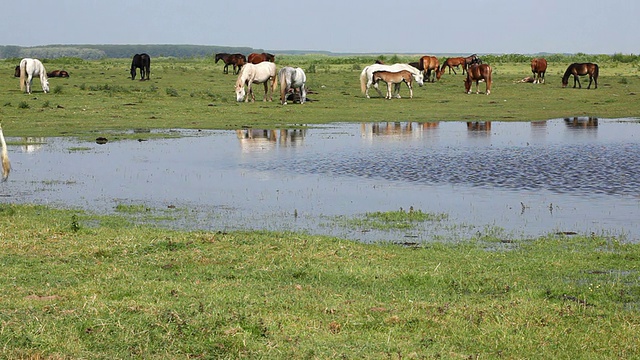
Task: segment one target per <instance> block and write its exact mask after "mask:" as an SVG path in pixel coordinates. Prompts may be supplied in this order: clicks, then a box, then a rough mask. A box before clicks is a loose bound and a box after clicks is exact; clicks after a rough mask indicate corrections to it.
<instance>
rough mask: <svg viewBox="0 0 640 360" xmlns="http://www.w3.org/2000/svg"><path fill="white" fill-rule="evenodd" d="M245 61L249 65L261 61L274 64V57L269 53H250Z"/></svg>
mask: <svg viewBox="0 0 640 360" xmlns="http://www.w3.org/2000/svg"><path fill="white" fill-rule="evenodd" d="M247 61H248V62H250V63H251V64H259V63H261V62H263V61H269V62H275V61H276V56H275V55H273V54H269V53H264V52H263V53H259V54H258V53H251V54H249V56H248V57H247Z"/></svg>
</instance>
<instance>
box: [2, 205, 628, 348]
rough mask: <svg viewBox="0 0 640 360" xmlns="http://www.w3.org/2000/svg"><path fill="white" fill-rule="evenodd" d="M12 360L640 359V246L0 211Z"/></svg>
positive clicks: (5, 325) (600, 240) (598, 240)
mask: <svg viewBox="0 0 640 360" xmlns="http://www.w3.org/2000/svg"><path fill="white" fill-rule="evenodd" d="M0 239H2V241H1V242H0V264H1V265H2V269H3V276H2V277H0V287H1V288H2V289H3V291H2V293H1V294H0V349H1V351H0V352H1V353H2V355H0V357H4V358H52V359H62V358H92V359H115V358H154V359H175V358H269V359H272V358H294V359H299V358H309V359H316V358H317V359H326V358H345V359H362V358H385V359H388V358H391V359H399V358H402V359H418V358H419V359H421V358H437V357H440V358H453V359H460V358H499V357H503V358H584V359H589V358H635V357H638V356H640V348H639V345H638V342H637V339H638V335H640V329H639V326H640V313H639V307H640V281H639V280H638V279H639V277H638V270H639V269H638V266H639V265H638V264H639V262H638V260H639V259H640V246H639V245H637V244H624V243H621V242H620V241H617V240H616V239H608V238H604V237H557V238H556V237H548V238H541V239H536V240H531V241H523V242H518V243H507V244H505V243H501V242H499V241H495V242H492V241H488V242H487V240H486V239H484V241H482V242H481V241H474V240H470V241H468V242H464V243H459V244H441V243H433V244H428V245H424V246H423V247H420V248H404V247H399V246H394V245H388V244H377V245H365V244H360V243H356V242H350V241H345V240H340V239H335V238H327V237H320V236H307V235H301V234H290V233H268V232H250V233H246V232H234V233H228V234H226V233H214V232H177V231H168V230H163V229H157V228H150V227H143V226H135V225H132V224H130V223H128V222H127V221H125V220H123V219H122V218H119V217H95V216H92V215H90V214H85V213H79V212H74V211H68V210H64V211H63V210H53V209H48V208H43V207H38V206H16V205H0Z"/></svg>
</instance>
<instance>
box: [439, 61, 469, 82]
mask: <svg viewBox="0 0 640 360" xmlns="http://www.w3.org/2000/svg"><path fill="white" fill-rule="evenodd" d="M461 65H462V74H463V75H464V72H465V70H466V69H467V67H466V61H465V58H463V57H453V58H448V59H446V60H445V61H444V62H443V63H442V66H441V67H440V70H438V73H437V74H436V76H437V77H438V80H440V77H441V76H442V74H443V73H444V69H445V67H448V68H449V74H451V70H453V73H454V74H456V75H457V74H458V73H457V72H456V69H454V67H456V68H458V67H459V66H461Z"/></svg>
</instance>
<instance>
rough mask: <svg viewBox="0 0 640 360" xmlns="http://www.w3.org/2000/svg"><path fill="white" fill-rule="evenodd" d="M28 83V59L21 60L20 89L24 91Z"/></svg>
mask: <svg viewBox="0 0 640 360" xmlns="http://www.w3.org/2000/svg"><path fill="white" fill-rule="evenodd" d="M26 84H27V61H26V60H24V59H23V60H22V61H20V91H22V92H24V88H25V86H26Z"/></svg>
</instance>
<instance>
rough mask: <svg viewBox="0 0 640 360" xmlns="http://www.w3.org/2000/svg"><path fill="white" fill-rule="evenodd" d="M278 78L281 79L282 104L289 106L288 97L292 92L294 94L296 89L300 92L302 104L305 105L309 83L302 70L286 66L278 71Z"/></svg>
mask: <svg viewBox="0 0 640 360" xmlns="http://www.w3.org/2000/svg"><path fill="white" fill-rule="evenodd" d="M278 78H280V103H281V104H282V105H287V95H288V94H289V91H290V90H293V91H294V92H295V91H296V89H298V90H299V91H300V104H304V101H305V99H306V97H307V90H306V89H305V84H306V82H307V75H305V73H304V70H302V69H301V68H299V67H297V68H293V67H290V66H285V67H283V68H282V69H280V71H278Z"/></svg>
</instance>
